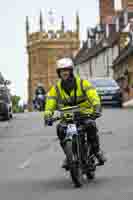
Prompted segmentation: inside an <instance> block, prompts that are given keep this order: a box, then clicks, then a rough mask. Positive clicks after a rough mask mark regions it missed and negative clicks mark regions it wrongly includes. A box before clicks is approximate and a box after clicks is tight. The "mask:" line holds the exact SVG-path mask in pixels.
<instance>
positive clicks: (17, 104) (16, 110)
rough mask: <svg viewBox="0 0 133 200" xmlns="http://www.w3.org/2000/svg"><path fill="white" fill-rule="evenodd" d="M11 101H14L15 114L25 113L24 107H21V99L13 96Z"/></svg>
mask: <svg viewBox="0 0 133 200" xmlns="http://www.w3.org/2000/svg"><path fill="white" fill-rule="evenodd" d="M11 99H12V107H13V108H12V109H13V112H14V113H19V112H23V108H22V106H20V105H19V101H20V99H21V97H19V96H16V95H13V96H12V97H11Z"/></svg>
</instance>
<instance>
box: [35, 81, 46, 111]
mask: <svg viewBox="0 0 133 200" xmlns="http://www.w3.org/2000/svg"><path fill="white" fill-rule="evenodd" d="M39 95H42V96H43V98H42V99H43V100H44V101H45V95H46V91H45V89H44V87H43V84H42V83H40V82H39V83H38V84H37V88H36V89H35V96H34V99H33V104H34V107H35V108H36V105H37V103H38V96H39ZM44 104H45V102H44Z"/></svg>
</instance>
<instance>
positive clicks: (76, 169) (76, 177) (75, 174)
mask: <svg viewBox="0 0 133 200" xmlns="http://www.w3.org/2000/svg"><path fill="white" fill-rule="evenodd" d="M72 146H73V145H72V141H67V142H66V145H65V152H66V155H67V159H68V162H69V171H70V176H71V178H72V182H73V184H74V186H75V187H81V186H82V184H83V182H82V181H83V176H82V170H81V168H80V165H79V164H78V163H77V160H76V157H75V156H74V154H73V147H72Z"/></svg>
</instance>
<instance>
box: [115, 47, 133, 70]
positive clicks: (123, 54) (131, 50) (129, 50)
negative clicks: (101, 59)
mask: <svg viewBox="0 0 133 200" xmlns="http://www.w3.org/2000/svg"><path fill="white" fill-rule="evenodd" d="M130 55H133V45H132V44H130V45H128V46H127V47H126V48H124V49H123V50H122V51H121V52H120V55H119V56H118V57H117V58H116V59H115V60H114V62H113V67H115V66H116V65H119V64H121V63H122V62H123V61H124V60H125V59H127V58H128V57H129V56H130Z"/></svg>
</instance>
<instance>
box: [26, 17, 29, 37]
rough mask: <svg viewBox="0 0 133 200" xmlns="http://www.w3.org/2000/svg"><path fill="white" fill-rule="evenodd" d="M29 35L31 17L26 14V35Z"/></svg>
mask: <svg viewBox="0 0 133 200" xmlns="http://www.w3.org/2000/svg"><path fill="white" fill-rule="evenodd" d="M28 36H29V19H28V16H26V37H27V39H28Z"/></svg>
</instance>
